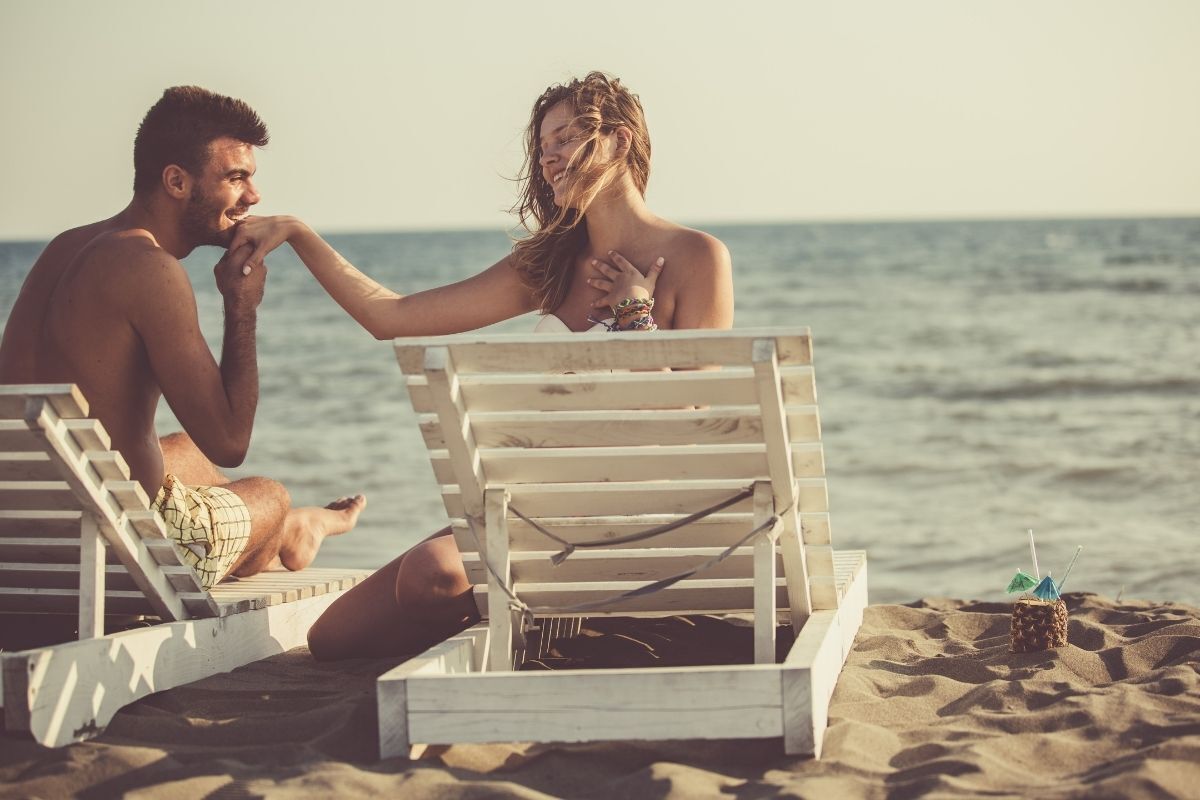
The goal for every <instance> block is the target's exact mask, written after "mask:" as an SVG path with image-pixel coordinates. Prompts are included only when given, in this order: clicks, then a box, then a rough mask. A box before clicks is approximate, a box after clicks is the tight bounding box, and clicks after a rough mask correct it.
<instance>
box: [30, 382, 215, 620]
mask: <svg viewBox="0 0 1200 800" xmlns="http://www.w3.org/2000/svg"><path fill="white" fill-rule="evenodd" d="M26 413H27V414H28V415H29V416H28V417H27V419H26V421H27V422H28V423H30V424H31V425H36V426H37V427H38V428H40V429H41V430H42V431H43V432H44V434H45V441H46V444H47V446H48V451H47V452H49V454H50V457H51V459H53V460H57V461H59V463H60V465H61V466H62V467H63V468H64V469H65V470H66V472H65V473H64V476H65V477H66V478H67V480H68V482H69V483H70V485H71V490H72V492H73V493H74V494H75V496H76V497H77V498H78V500H79V503H80V504H81V505H83V506H84V507H85V508H84V510H85V512H88V513H94V514H97V515H98V518H99V522H100V526H101V530H102V531H103V532H104V535H105V538H106V539H107V540H108V543H109V546H110V547H111V548H112V549H113V551H114V552H115V553H116V554H117V556H118V558H120V559H121V563H122V564H123V565H124V566H125V568H126V569H127V570H129V572H130V574H131V575H132V576H133V578H134V580H135V581H136V582H137V584H138V588H139V589H140V590H141V591H142V592H143V593H144V594H145V595H146V596H147V599H148V600H149V601H150V603H151V605H153V606H154V608H155V609H156V612H157V613H158V614H159V615H160V616H162V617H164V618H167V619H181V618H186V616H188V615H189V614H191V613H193V612H191V611H190V610H189V609H188V608H187V607H185V606H184V605H183V604H182V602H181V601H180V600H179V599H178V597H177V596H176V592H175V590H174V588H173V587H172V586H171V585H170V583H169V582H168V581H167V579H166V576H165V575H163V573H162V571H161V569H160V567H159V564H158V562H157V561H156V560H155V559H154V557H153V556H151V555H150V553H149V551H148V550H147V549H146V545H145V543H144V542H143V541H142V539H141V537H140V536H139V535H138V533H137V531H135V530H134V528H133V526H132V525H131V524H130V522H129V521H128V519H126V517H125V516H124V511H125V510H126V509H124V508H122V507H121V505H120V503H119V502H118V500H117V496H116V495H114V494H113V492H110V491H105V490H104V488H102V486H101V482H100V479H99V476H98V475H97V474H96V471H95V469H93V468H92V467H91V465H90V464H88V462H87V458H86V456H85V455H84V452H83V451H82V450H81V449H80V448H79V446H78V445H76V444H75V442H74V440H73V439H71V437H70V436H69V435H68V434H67V433H66V429H65V425H64V423H63V421H62V420H61V419H59V418H58V416H57V415H56V414H55V413H54V410H53V409H52V408H50V406H49V404H48V403H40V404H39V403H30V404H29V407H28V408H27V409H26ZM128 491H129V492H131V493H132V494H133V495H134V496H135V497H137V496H138V494H139V493H140V496H141V497H145V493H144V492H141V489H140V487H138V488H137V489H130V490H128ZM141 510H148V509H147V508H146V505H145V503H143V504H142V506H141ZM207 609H208V612H209V613H213V614H216V613H218V611H219V609H218V607H217V605H216V603H214V602H211V601H210V602H209V603H208V604H207Z"/></svg>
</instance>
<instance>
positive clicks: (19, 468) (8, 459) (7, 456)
mask: <svg viewBox="0 0 1200 800" xmlns="http://www.w3.org/2000/svg"><path fill="white" fill-rule="evenodd" d="M59 479H60V475H59V472H58V467H56V466H55V465H54V464H53V463H51V461H50V457H49V456H48V455H46V454H45V453H44V452H41V451H39V452H36V453H0V481H56V480H59Z"/></svg>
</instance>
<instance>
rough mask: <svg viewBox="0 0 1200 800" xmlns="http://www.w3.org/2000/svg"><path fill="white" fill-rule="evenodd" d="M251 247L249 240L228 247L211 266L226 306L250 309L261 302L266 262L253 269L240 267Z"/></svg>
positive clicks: (265, 277)
mask: <svg viewBox="0 0 1200 800" xmlns="http://www.w3.org/2000/svg"><path fill="white" fill-rule="evenodd" d="M251 249H252V248H251V245H250V243H249V242H247V243H245V244H243V245H241V246H239V247H230V248H229V249H228V250H227V251H225V255H224V256H222V257H221V260H220V261H218V262H217V265H216V266H215V267H213V275H214V276H216V279H217V290H218V291H220V292H221V295H222V296H223V297H224V298H225V305H226V306H227V307H229V306H233V307H235V308H239V309H243V310H251V309H255V308H258V304H259V303H261V302H262V299H263V288H264V287H265V285H266V282H267V265H266V263H263V264H262V265H261V266H260V268H259V269H256V270H253V271H244V270H242V269H241V268H240V267H241V266H242V265H243V264H244V263H245V262H246V255H247V254H248V253H249V252H250V251H251Z"/></svg>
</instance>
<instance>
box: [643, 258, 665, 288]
mask: <svg viewBox="0 0 1200 800" xmlns="http://www.w3.org/2000/svg"><path fill="white" fill-rule="evenodd" d="M666 263H667V260H666V259H665V258H663V257H662V256H659V257H658V260H657V261H655V262H654V263H653V264H651V265H650V269H649V271H648V272H647V273H646V288H647V289H649V290H650V296H651V297H653V296H654V286H655V284H657V283H658V276H659V275H661V274H662V271H663V266H664V265H665V264H666Z"/></svg>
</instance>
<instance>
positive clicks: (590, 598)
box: [377, 328, 867, 758]
mask: <svg viewBox="0 0 1200 800" xmlns="http://www.w3.org/2000/svg"><path fill="white" fill-rule="evenodd" d="M395 349H396V354H397V357H398V359H399V361H400V366H401V368H402V370H403V371H404V373H405V374H406V375H407V376H408V378H407V381H408V389H409V394H410V397H411V399H412V403H413V407H414V409H415V410H416V411H417V412H418V414H420V415H421V417H420V419H421V430H422V432H423V434H424V437H425V441H426V444H427V445H428V446H429V448H430V450H431V457H432V461H433V469H434V473H435V476H436V479H437V481H438V483H439V484H441V486H442V494H443V499H444V501H445V506H446V509H447V511H448V512H449V514H450V517H451V520H452V527H453V530H454V535H455V539H456V541H457V543H458V546H459V549H460V550H461V551H462V554H463V560H464V563H465V565H466V567H467V570H468V574H469V575H470V577H471V578H472V580H473V582H474V583H475V584H476V592H477V594H476V599H477V601H479V606H480V611H481V614H482V616H483V617H484V618H485V621H484V622H481V623H480V624H478V625H475V626H474V627H471V628H469V629H467V630H466V631H464V632H463V633H461V634H459V635H457V636H452V637H450V638H449V639H447V640H445V641H443V642H442V643H440V644H438V645H437V646H435V647H433V648H432V649H430V650H428V651H426V652H425V653H423V654H421V655H420V656H417V657H415V658H413V659H410V660H409V661H407V662H405V663H404V664H401V665H400V666H398V667H396V668H395V669H393V670H391V671H390V672H388V673H387V674H385V675H383V676H382V677H380V678H379V681H378V684H377V695H378V705H379V740H380V752H381V755H382V756H383V757H385V758H386V757H390V756H394V755H401V754H409V755H412V754H413V753H414V751H415V750H419V749H420V747H419V746H421V745H427V744H449V743H456V742H496V741H539V742H549V741H560V742H576V741H596V740H613V739H648V740H649V739H714V738H721V739H724V738H755V737H764V738H765V737H782V738H783V742H784V747H785V750H786V752H788V753H791V754H809V753H811V754H815V755H819V754H820V749H821V738H822V736H823V734H824V730H825V727H826V722H827V711H828V705H829V699H830V696H831V694H832V693H833V687H834V684H835V683H836V681H837V677H838V674H839V673H840V671H841V667H842V664H843V663H844V661H845V658H846V656H847V654H848V652H849V649H850V647H851V645H852V644H853V641H854V636H855V633H856V632H857V630H858V628H859V626H860V624H861V622H862V613H863V608H864V607H865V606H866V602H867V569H866V555H865V553H863V552H862V551H841V552H837V553H835V552H834V551H833V549H832V547H831V545H830V527H829V514H828V507H827V498H826V488H825V479H824V460H823V454H822V450H821V442H820V426H819V423H818V419H817V409H816V405H815V403H816V395H815V390H814V383H813V372H812V367H811V356H812V349H811V342H810V337H809V333H808V330H807V329H805V328H799V329H789V330H777V329H771V330H742V331H669V332H663V331H660V332H657V333H654V334H645V333H596V334H592V333H587V334H569V335H553V336H548V335H517V336H511V335H509V336H505V335H493V336H487V337H478V336H476V337H471V336H453V337H438V338H431V339H397V340H396V342H395ZM705 366H716V367H719V369H709V370H703V369H697V368H700V367H705ZM664 367H672V368H674V370H675V371H667V370H664V369H663V368H664ZM563 373H568V374H563ZM571 373H573V374H571ZM739 495H740V497H741V499H739V500H738V501H737V503H736V504H735V505H733V506H731V507H728V508H725V509H723V510H721V511H720V512H719V513H713V514H711V515H709V516H706V517H704V518H703V519H700V520H698V521H696V522H694V523H692V524H689V525H687V526H685V527H680V528H676V529H674V530H671V531H669V532H667V533H663V534H660V535H657V536H654V537H653V538H649V539H644V540H637V541H631V540H628V539H626V540H622V539H621V537H625V536H626V535H627V534H630V533H633V532H636V531H642V530H644V529H646V528H650V527H653V526H662V525H665V524H668V523H671V522H673V521H678V520H680V519H681V518H683V517H686V516H688V515H691V514H692V512H696V511H698V510H701V509H706V508H710V507H712V506H714V505H716V504H718V503H720V502H721V501H724V500H728V499H730V498H731V497H736V496H739ZM529 520H532V522H533V523H536V524H531V522H530V521H529ZM539 526H540V527H542V528H544V529H546V530H548V531H549V532H550V533H552V534H553V535H554V536H557V537H559V539H560V540H565V541H566V542H570V543H575V544H579V543H583V542H588V543H589V545H588V548H587V549H584V548H583V547H582V546H581V547H580V548H579V549H578V551H577V552H575V553H574V554H573V555H571V556H570V557H569V558H568V559H567V560H566V561H564V562H562V563H561V564H560V565H559V566H555V565H554V563H552V561H551V556H554V555H555V553H556V551H560V550H562V549H563V545H562V543H561V542H560V541H555V540H553V539H551V538H549V537H548V536H547V535H546V534H545V533H543V532H542V531H539V530H538V527H539ZM754 530H759V531H761V532H760V533H759V534H758V535H757V536H750V535H749V534H751V532H752V531H754ZM739 542H741V544H740V545H739V544H738V543H739ZM733 545H738V546H736V547H734V548H733V550H732V552H731V553H730V554H729V555H728V556H727V557H725V558H724V559H723V560H719V561H718V563H716V564H715V565H710V567H709V568H707V569H705V570H703V571H701V572H698V573H696V574H695V576H694V577H691V576H689V577H687V578H686V579H682V580H679V581H678V582H676V583H674V584H672V585H670V586H666V587H665V588H660V590H658V591H653V592H648V593H643V594H634V595H629V596H626V597H625V599H622V600H620V601H619V602H615V603H612V602H609V603H606V604H603V605H601V606H600V607H592V606H594V605H595V604H596V603H602V602H603V601H604V600H605V598H608V599H610V600H611V599H612V598H614V597H617V596H619V595H621V594H622V593H626V592H629V591H631V590H635V589H636V588H637V587H642V586H645V585H647V584H648V582H652V581H661V580H663V579H666V578H670V577H674V576H677V575H679V574H680V573H685V572H687V571H689V570H693V569H695V568H696V567H697V566H699V565H701V564H705V563H706V562H711V561H713V560H715V559H717V558H718V557H719V556H720V555H721V554H722V553H723V552H724V551H725V550H726V549H727V548H730V547H731V546H733ZM568 549H569V548H568ZM506 586H507V589H506ZM509 591H511V592H513V593H514V594H515V596H516V597H517V598H519V601H513V600H512V597H511V596H510V594H509ZM514 607H515V608H516V609H518V610H520V611H522V613H524V610H525V608H526V607H529V608H532V611H533V612H534V613H535V614H537V616H538V617H547V616H552V617H578V616H580V615H587V616H596V615H601V614H611V615H623V616H664V615H675V614H685V613H713V614H724V613H731V612H747V611H753V612H754V620H755V622H754V631H755V634H754V659H753V661H754V663H740V664H730V665H727V666H696V667H676V668H639V669H586V670H562V671H550V672H546V671H538V672H532V671H513V670H512V664H513V661H512V652H513V646H514V644H513V639H514V634H515V633H519V632H520V627H519V625H520V615H514V614H513V613H512V609H513V608H514ZM514 616H516V617H517V621H516V622H515V623H514ZM777 618H782V619H783V620H790V622H791V625H792V627H793V629H794V631H795V633H796V638H795V641H794V644H792V646H791V649H790V651H789V652H788V654H787V657H786V658H785V659H784V660H783V662H782V663H776V658H775V633H776V622H777ZM749 655H750V654H749V653H747V654H746V658H745V659H744V662H749V661H750V658H749Z"/></svg>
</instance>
